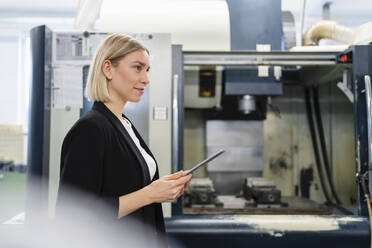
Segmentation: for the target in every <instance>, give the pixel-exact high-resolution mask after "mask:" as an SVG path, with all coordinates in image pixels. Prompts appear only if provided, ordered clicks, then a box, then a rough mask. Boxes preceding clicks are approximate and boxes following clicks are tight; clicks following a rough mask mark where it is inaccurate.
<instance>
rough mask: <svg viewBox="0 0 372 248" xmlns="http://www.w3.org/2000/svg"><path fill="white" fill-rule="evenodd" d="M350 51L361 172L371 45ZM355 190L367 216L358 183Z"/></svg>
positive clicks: (365, 143) (364, 157) (365, 150)
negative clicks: (366, 84)
mask: <svg viewBox="0 0 372 248" xmlns="http://www.w3.org/2000/svg"><path fill="white" fill-rule="evenodd" d="M351 51H352V53H353V67H352V68H353V93H354V122H355V125H354V126H355V156H356V159H355V161H356V172H360V173H361V174H363V173H364V172H366V171H368V145H369V144H368V126H367V109H366V98H365V84H364V76H365V75H372V46H371V45H369V46H353V47H351ZM357 190H358V201H359V211H360V214H361V215H362V216H368V210H367V205H366V203H365V201H364V195H363V191H362V189H361V186H360V184H358V188H357Z"/></svg>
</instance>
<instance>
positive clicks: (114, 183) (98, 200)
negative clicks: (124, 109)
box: [56, 102, 165, 238]
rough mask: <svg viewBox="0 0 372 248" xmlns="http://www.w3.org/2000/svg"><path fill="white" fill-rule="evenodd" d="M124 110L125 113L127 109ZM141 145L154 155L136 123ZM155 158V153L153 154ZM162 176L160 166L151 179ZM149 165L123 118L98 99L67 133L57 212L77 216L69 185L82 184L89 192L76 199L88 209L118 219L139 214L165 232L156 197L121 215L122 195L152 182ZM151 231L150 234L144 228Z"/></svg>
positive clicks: (153, 227)
mask: <svg viewBox="0 0 372 248" xmlns="http://www.w3.org/2000/svg"><path fill="white" fill-rule="evenodd" d="M123 116H124V115H123ZM132 127H133V131H134V133H135V134H136V136H137V137H138V139H139V141H140V144H141V146H142V147H143V148H144V149H145V150H146V152H147V153H148V154H149V155H150V156H152V157H153V158H154V156H153V155H152V153H151V151H150V150H149V148H148V147H147V145H146V144H145V142H144V141H143V139H142V138H141V136H140V135H139V133H138V132H137V130H136V129H135V127H134V126H133V125H132ZM154 160H155V158H154ZM158 178H159V171H158V168H157V169H156V173H155V176H154V178H153V180H156V179H158ZM150 183H151V180H150V175H149V170H148V166H147V164H146V162H145V160H144V158H143V157H142V155H141V153H140V151H139V150H138V148H137V146H136V145H135V143H134V142H133V140H132V138H131V137H130V136H129V134H128V132H127V131H126V129H125V128H124V126H123V124H122V123H121V122H120V120H118V118H117V117H116V116H115V115H114V114H113V113H112V112H111V111H110V110H109V109H108V108H107V107H106V106H105V105H104V104H103V103H102V102H95V103H94V105H93V108H92V109H91V110H90V111H89V112H88V113H86V114H85V115H84V116H83V117H82V118H80V119H79V120H78V121H77V122H76V123H75V124H74V126H73V127H72V128H71V130H70V131H69V132H68V133H67V135H66V137H65V139H64V141H63V145H62V153H61V177H60V186H59V192H58V200H57V210H56V217H57V219H58V214H61V213H64V214H61V215H60V216H63V218H64V219H69V218H70V220H71V221H74V219H75V216H73V214H72V213H71V212H70V213H68V214H66V212H63V209H64V208H65V209H66V206H67V205H68V204H65V203H67V202H68V201H69V200H71V193H70V192H69V189H71V188H72V189H74V190H76V189H78V190H79V192H83V193H84V194H85V195H86V196H88V197H87V198H84V199H83V198H80V197H79V199H80V200H79V199H77V200H76V199H74V200H73V201H74V203H78V204H79V205H80V206H81V207H83V208H84V209H87V211H88V215H89V214H93V215H95V216H97V215H98V212H99V211H101V210H102V208H101V207H102V206H104V209H105V213H104V214H103V212H100V213H99V215H100V216H105V217H104V218H111V219H112V220H115V221H116V222H122V221H123V222H125V221H126V220H129V219H132V220H136V221H138V222H140V223H142V224H145V225H146V226H147V227H150V230H151V231H150V232H154V233H155V235H156V236H157V237H158V238H159V237H160V238H164V237H165V235H164V234H165V228H164V219H163V212H162V208H161V204H160V203H154V204H151V205H148V206H145V207H143V208H140V209H138V210H137V211H135V212H133V213H131V214H130V215H128V216H125V217H123V218H122V219H120V220H117V214H118V207H119V200H118V199H119V197H120V196H122V195H125V194H129V193H132V192H134V191H137V190H139V189H141V188H143V187H145V186H146V185H148V184H150ZM145 236H147V234H145Z"/></svg>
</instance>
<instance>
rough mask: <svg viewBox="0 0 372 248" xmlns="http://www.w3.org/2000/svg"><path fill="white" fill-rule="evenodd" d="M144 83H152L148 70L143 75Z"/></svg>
mask: <svg viewBox="0 0 372 248" xmlns="http://www.w3.org/2000/svg"><path fill="white" fill-rule="evenodd" d="M142 83H143V84H145V85H147V84H149V83H150V79H149V75H148V73H147V72H145V73H144V75H143V77H142Z"/></svg>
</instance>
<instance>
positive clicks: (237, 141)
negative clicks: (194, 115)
mask: <svg viewBox="0 0 372 248" xmlns="http://www.w3.org/2000/svg"><path fill="white" fill-rule="evenodd" d="M206 128H207V146H221V145H224V146H226V147H231V146H235V147H246V146H263V137H262V132H263V124H262V121H220V120H210V121H207V123H206Z"/></svg>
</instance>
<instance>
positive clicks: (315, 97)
mask: <svg viewBox="0 0 372 248" xmlns="http://www.w3.org/2000/svg"><path fill="white" fill-rule="evenodd" d="M313 103H314V112H315V119H316V122H317V125H318V135H319V142H320V147H321V150H322V154H323V161H324V167H325V170H326V173H327V178H328V182H329V186H330V188H331V192H332V195H333V196H334V198H335V200H336V203H337V204H341V201H340V198H339V197H338V195H337V192H336V189H335V185H334V182H333V178H332V174H331V168H330V166H329V160H328V154H327V147H326V143H325V137H324V129H323V123H322V116H321V112H320V105H319V91H318V87H314V88H313Z"/></svg>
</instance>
